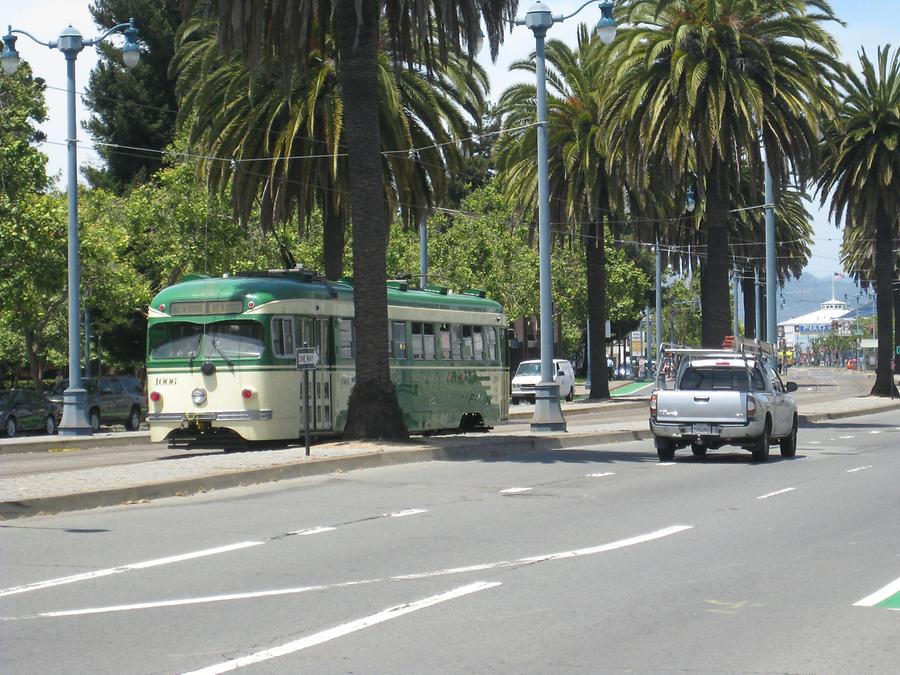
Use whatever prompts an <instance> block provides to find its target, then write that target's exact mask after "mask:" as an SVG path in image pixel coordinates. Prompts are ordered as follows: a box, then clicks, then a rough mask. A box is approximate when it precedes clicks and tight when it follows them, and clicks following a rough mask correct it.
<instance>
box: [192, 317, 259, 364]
mask: <svg viewBox="0 0 900 675" xmlns="http://www.w3.org/2000/svg"><path fill="white" fill-rule="evenodd" d="M264 348H265V331H264V330H263V327H262V324H259V323H257V322H255V321H219V322H217V323H211V324H209V325H208V326H207V327H206V334H205V335H204V340H203V354H204V356H206V357H208V358H213V359H214V358H217V357H218V358H224V359H231V358H240V357H248V356H249V357H259V356H262V353H263V350H264Z"/></svg>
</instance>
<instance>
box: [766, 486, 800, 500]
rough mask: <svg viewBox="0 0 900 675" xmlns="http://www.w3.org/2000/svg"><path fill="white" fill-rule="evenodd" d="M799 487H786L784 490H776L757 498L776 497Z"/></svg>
mask: <svg viewBox="0 0 900 675" xmlns="http://www.w3.org/2000/svg"><path fill="white" fill-rule="evenodd" d="M796 489H797V488H792V487H790V488H784V490H776V491H775V492H770V493H769V494H767V495H760V496H759V497H757V499H768V498H769V497H774V496H775V495H783V494H784V493H785V492H790V491H791V490H796Z"/></svg>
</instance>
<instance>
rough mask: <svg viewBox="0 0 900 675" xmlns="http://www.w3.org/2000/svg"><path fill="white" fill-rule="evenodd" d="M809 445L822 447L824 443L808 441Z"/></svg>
mask: <svg viewBox="0 0 900 675" xmlns="http://www.w3.org/2000/svg"><path fill="white" fill-rule="evenodd" d="M806 444H807V445H822V441H807V442H806Z"/></svg>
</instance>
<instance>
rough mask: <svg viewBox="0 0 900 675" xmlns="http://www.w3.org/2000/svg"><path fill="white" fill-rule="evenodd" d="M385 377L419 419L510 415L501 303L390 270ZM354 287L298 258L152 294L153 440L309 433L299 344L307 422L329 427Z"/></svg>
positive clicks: (450, 423) (338, 422)
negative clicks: (422, 284) (307, 363)
mask: <svg viewBox="0 0 900 675" xmlns="http://www.w3.org/2000/svg"><path fill="white" fill-rule="evenodd" d="M387 295H388V323H389V326H388V336H389V341H390V344H389V349H390V367H391V378H392V380H393V382H394V386H395V388H396V391H397V397H398V399H399V402H400V407H401V408H402V410H403V413H404V418H405V421H406V426H407V428H408V429H409V430H410V431H411V432H414V433H423V432H433V431H445V430H456V429H458V430H469V429H478V428H484V427H486V426H488V425H491V424H493V423H495V422H498V421H500V420H505V419H507V416H508V411H509V367H508V365H509V364H508V356H507V355H508V351H507V344H506V316H505V315H504V313H503V308H502V307H501V306H500V305H499V304H497V303H496V302H494V301H492V300H489V299H486V298H485V297H484V292H483V291H476V290H469V291H465V292H464V293H460V294H454V293H451V292H449V291H448V290H447V289H446V288H443V287H428V288H426V289H424V290H417V289H412V288H409V287H408V286H407V284H406V282H397V281H389V282H387ZM355 340H356V331H355V330H354V316H353V288H352V286H350V285H349V284H348V283H343V282H329V281H325V280H322V279H319V278H314V276H313V274H312V273H310V272H308V271H306V270H286V271H271V272H254V273H240V274H237V275H235V276H224V277H221V278H213V277H191V278H188V279H185V280H184V281H182V282H181V283H178V284H175V285H174V286H170V287H169V288H166V289H164V290H163V291H161V292H160V293H159V294H158V295H157V296H156V297H155V298H154V299H153V301H152V304H151V306H150V310H149V325H148V330H147V391H148V392H149V408H150V410H149V414H148V417H147V419H148V422H149V424H150V435H151V439H152V440H154V441H163V440H169V441H171V442H178V441H184V442H200V441H213V442H219V441H221V442H223V443H227V442H229V441H239V442H240V441H251V442H252V441H292V440H297V439H299V438H301V437H302V436H303V433H304V417H303V410H304V385H303V382H304V376H303V373H302V372H301V371H300V370H298V369H297V363H298V358H297V350H298V348H305V349H304V351H307V352H308V350H309V348H315V349H316V351H317V353H318V365H317V367H316V369H315V370H314V371H313V372H312V376H311V377H310V378H309V409H310V420H309V427H310V429H311V430H312V431H313V432H314V433H316V434H318V435H337V434H340V433H341V431H342V430H343V428H344V425H345V423H346V418H347V399H348V397H349V395H350V390H351V388H352V386H353V382H354V372H355V371H354V368H355V360H354V357H355V354H356V344H355Z"/></svg>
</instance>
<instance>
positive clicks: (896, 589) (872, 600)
mask: <svg viewBox="0 0 900 675" xmlns="http://www.w3.org/2000/svg"><path fill="white" fill-rule="evenodd" d="M895 593H900V579H894V580H893V581H892V582H891V583H889V584H888V585H887V586H885V587H884V588H880V589H878V590H877V591H875V592H874V593H872V595H867V596H866V597H864V598H863V599H862V600H860V601H859V602H854V603H853V606H854V607H872V606H874V605H877V604H878V603H879V602H881V601H882V600H887V599H888V598H889V597H891V596H892V595H894V594H895Z"/></svg>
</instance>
